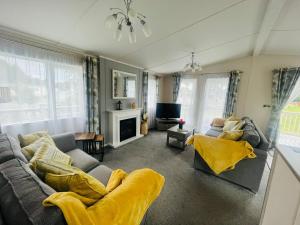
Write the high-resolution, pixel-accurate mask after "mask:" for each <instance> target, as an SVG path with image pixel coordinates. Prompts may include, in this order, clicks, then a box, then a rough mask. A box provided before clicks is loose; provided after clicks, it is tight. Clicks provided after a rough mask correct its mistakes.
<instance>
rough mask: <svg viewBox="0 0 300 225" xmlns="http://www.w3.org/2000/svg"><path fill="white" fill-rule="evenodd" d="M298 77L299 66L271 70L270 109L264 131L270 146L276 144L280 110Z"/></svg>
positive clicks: (286, 101) (299, 75) (299, 72)
mask: <svg viewBox="0 0 300 225" xmlns="http://www.w3.org/2000/svg"><path fill="white" fill-rule="evenodd" d="M299 77H300V67H298V68H290V69H288V68H282V69H279V70H274V71H273V81H272V111H271V117H270V120H269V123H268V127H267V133H266V134H267V136H268V137H269V140H270V141H271V145H272V146H275V145H276V141H277V137H278V129H279V122H280V114H281V111H282V109H283V108H284V107H285V105H286V104H287V103H288V101H289V99H290V96H291V94H292V92H293V89H294V87H295V85H296V83H297V80H298V79H299Z"/></svg>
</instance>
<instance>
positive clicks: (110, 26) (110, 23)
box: [105, 14, 117, 29]
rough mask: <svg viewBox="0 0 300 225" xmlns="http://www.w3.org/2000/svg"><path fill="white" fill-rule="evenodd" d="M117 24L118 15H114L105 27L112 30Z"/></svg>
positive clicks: (106, 21) (109, 17)
mask: <svg viewBox="0 0 300 225" xmlns="http://www.w3.org/2000/svg"><path fill="white" fill-rule="evenodd" d="M116 22H117V14H112V15H110V16H108V17H107V18H106V20H105V27H106V28H107V29H111V28H112V27H113V25H114V24H115V23H116Z"/></svg>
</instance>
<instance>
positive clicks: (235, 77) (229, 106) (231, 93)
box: [223, 70, 241, 118]
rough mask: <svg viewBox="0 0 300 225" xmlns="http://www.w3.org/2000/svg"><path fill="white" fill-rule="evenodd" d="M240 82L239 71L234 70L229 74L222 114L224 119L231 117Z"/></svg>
mask: <svg viewBox="0 0 300 225" xmlns="http://www.w3.org/2000/svg"><path fill="white" fill-rule="evenodd" d="M240 80H241V72H240V71H237V70H234V71H231V72H229V83H228V91H227V95H226V102H225V106H224V113H223V117H224V118H227V117H229V116H231V115H233V112H234V109H235V106H236V101H237V95H238V88H239V84H240Z"/></svg>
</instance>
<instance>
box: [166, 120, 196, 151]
mask: <svg viewBox="0 0 300 225" xmlns="http://www.w3.org/2000/svg"><path fill="white" fill-rule="evenodd" d="M191 135H192V131H189V130H185V129H183V130H179V129H178V126H174V127H171V128H170V129H168V130H167V145H168V146H172V147H176V148H180V149H183V150H184V149H185V147H186V140H187V139H188V137H189V136H191ZM170 138H174V139H176V140H177V142H179V144H180V145H179V146H178V145H174V144H172V143H170Z"/></svg>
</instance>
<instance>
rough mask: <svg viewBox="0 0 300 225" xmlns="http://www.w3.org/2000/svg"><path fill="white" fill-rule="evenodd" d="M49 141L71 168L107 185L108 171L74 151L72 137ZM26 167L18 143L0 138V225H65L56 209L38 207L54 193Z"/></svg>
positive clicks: (75, 147) (8, 137) (109, 172)
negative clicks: (78, 169)
mask: <svg viewBox="0 0 300 225" xmlns="http://www.w3.org/2000/svg"><path fill="white" fill-rule="evenodd" d="M53 139H54V141H55V143H56V145H57V147H58V148H59V149H60V150H62V151H64V152H65V153H66V154H68V155H70V156H71V157H72V159H73V162H74V166H76V167H79V168H80V169H82V170H84V171H85V172H87V173H89V174H90V175H92V176H94V177H95V178H97V179H98V180H100V181H101V182H102V183H103V184H104V185H106V184H107V182H108V180H109V177H110V175H111V172H112V170H111V169H110V168H108V167H106V166H103V165H100V164H99V162H98V161H97V160H96V159H94V158H93V157H91V156H90V155H88V154H86V153H85V152H83V151H82V150H80V149H78V148H77V146H76V143H75V139H74V135H72V134H62V135H57V136H53ZM27 163H28V161H27V160H26V158H25V157H24V155H23V154H22V152H21V148H20V144H19V142H18V141H16V140H15V139H14V138H12V137H10V136H8V135H7V134H0V225H2V224H3V225H4V224H5V225H65V224H66V221H65V219H64V216H63V214H62V212H61V211H60V209H59V208H57V207H44V206H43V205H42V201H43V200H44V199H45V198H47V197H48V196H49V195H51V194H52V193H55V190H53V189H52V188H51V187H50V186H48V185H47V184H45V183H44V182H43V181H42V180H41V179H40V178H39V177H38V176H36V175H35V173H34V172H33V171H32V170H31V169H30V168H29V166H28V165H27ZM144 222H145V221H143V222H142V223H144Z"/></svg>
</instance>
